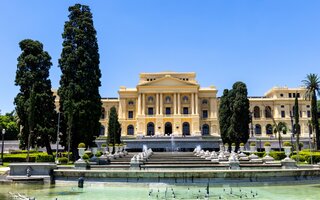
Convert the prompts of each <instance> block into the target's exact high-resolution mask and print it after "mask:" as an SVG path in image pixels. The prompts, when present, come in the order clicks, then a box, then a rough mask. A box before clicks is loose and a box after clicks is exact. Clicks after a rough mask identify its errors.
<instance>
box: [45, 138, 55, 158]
mask: <svg viewBox="0 0 320 200" xmlns="http://www.w3.org/2000/svg"><path fill="white" fill-rule="evenodd" d="M44 142H45V145H46V149H47V154H48V155H53V154H52V149H51V145H50V141H49V139H45V141H44Z"/></svg>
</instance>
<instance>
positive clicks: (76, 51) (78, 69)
mask: <svg viewBox="0 0 320 200" xmlns="http://www.w3.org/2000/svg"><path fill="white" fill-rule="evenodd" d="M69 12H70V14H69V20H68V21H66V22H65V25H64V32H63V34H62V38H63V44H62V45H63V49H62V53H61V58H60V59H59V67H60V68H61V71H62V75H61V80H60V88H59V90H58V95H59V96H60V112H61V113H62V119H64V124H65V126H66V127H65V129H64V131H63V134H66V135H64V136H62V137H61V139H62V142H61V143H62V145H64V146H68V140H67V138H69V136H70V146H71V149H72V153H73V155H74V159H76V158H77V157H78V151H77V145H78V144H79V143H80V142H84V143H85V144H87V145H89V146H91V145H92V144H93V141H94V139H95V136H98V135H99V130H100V126H101V125H100V123H99V119H100V116H101V98H100V94H99V87H100V86H101V83H100V78H101V72H100V69H99V53H98V43H97V38H96V30H95V28H94V26H93V20H92V14H91V11H90V8H89V7H88V6H85V5H81V4H75V5H74V6H71V7H69Z"/></svg>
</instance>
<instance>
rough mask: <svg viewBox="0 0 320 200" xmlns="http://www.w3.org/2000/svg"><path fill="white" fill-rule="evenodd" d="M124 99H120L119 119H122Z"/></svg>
mask: <svg viewBox="0 0 320 200" xmlns="http://www.w3.org/2000/svg"><path fill="white" fill-rule="evenodd" d="M122 101H123V100H122V99H120V101H119V110H118V116H119V119H122Z"/></svg>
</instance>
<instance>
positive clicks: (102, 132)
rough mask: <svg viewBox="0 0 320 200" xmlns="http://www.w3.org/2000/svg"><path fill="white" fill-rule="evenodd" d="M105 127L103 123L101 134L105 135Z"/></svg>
mask: <svg viewBox="0 0 320 200" xmlns="http://www.w3.org/2000/svg"><path fill="white" fill-rule="evenodd" d="M105 130H106V129H105V127H104V126H103V125H102V126H100V135H104V132H105Z"/></svg>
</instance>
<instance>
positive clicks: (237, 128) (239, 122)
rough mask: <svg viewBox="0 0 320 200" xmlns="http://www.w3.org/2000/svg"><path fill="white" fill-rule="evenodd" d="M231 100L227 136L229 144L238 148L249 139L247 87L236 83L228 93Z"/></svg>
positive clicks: (241, 83)
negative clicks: (229, 140)
mask: <svg viewBox="0 0 320 200" xmlns="http://www.w3.org/2000/svg"><path fill="white" fill-rule="evenodd" d="M229 99H230V100H231V106H230V108H231V116H230V126H229V128H228V135H229V137H230V139H231V142H234V143H236V145H237V146H239V144H240V143H242V142H243V143H246V142H247V141H248V139H249V123H250V112H249V100H248V91H247V86H246V84H244V83H243V82H240V81H239V82H236V83H234V84H233V86H232V91H231V92H229Z"/></svg>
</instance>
